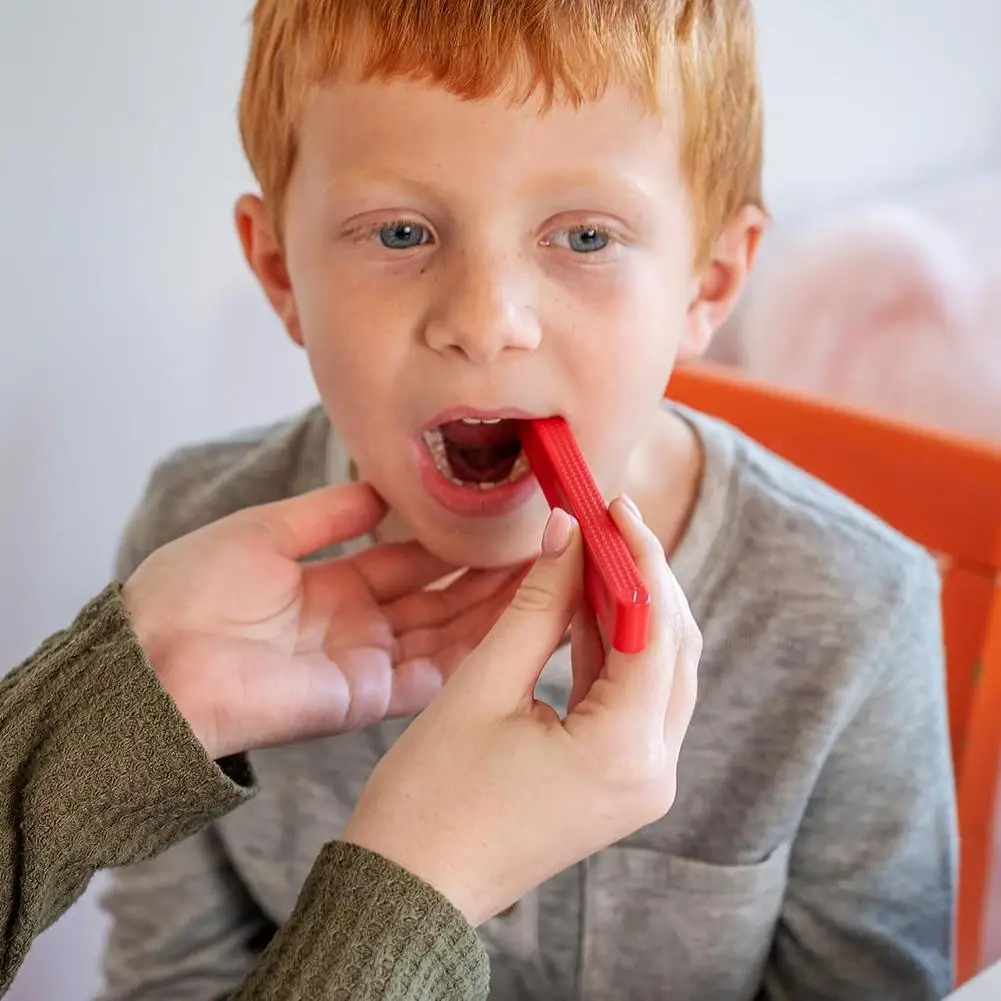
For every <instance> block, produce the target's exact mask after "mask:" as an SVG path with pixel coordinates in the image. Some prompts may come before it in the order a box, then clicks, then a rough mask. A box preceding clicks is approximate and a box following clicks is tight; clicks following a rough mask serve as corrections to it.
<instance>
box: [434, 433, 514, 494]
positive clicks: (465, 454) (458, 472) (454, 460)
mask: <svg viewBox="0 0 1001 1001" xmlns="http://www.w3.org/2000/svg"><path fill="white" fill-rule="evenodd" d="M441 434H442V439H443V440H444V443H445V454H446V456H447V457H448V461H449V465H450V466H451V467H452V472H453V473H454V474H455V476H456V477H457V478H458V479H460V480H465V481H466V482H467V483H499V482H501V481H502V480H505V479H507V477H508V476H509V475H510V473H511V470H512V469H513V468H514V464H515V462H517V460H518V456H519V455H520V454H521V442H520V441H519V439H518V433H517V430H516V425H515V422H514V421H501V422H500V423H499V424H464V423H463V422H462V421H451V422H449V423H448V424H443V425H442V426H441Z"/></svg>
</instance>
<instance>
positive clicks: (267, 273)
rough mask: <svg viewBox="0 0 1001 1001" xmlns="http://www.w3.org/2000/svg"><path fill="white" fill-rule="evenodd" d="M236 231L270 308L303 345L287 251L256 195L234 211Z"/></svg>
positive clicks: (239, 203)
mask: <svg viewBox="0 0 1001 1001" xmlns="http://www.w3.org/2000/svg"><path fill="white" fill-rule="evenodd" d="M235 218H236V231H237V233H238V234H239V237H240V244H241V245H242V246H243V256H244V257H245V258H246V260H247V264H249V265H250V270H251V271H253V272H254V274H255V275H256V276H257V280H258V282H260V285H261V288H262V289H263V290H264V294H265V295H266V296H267V297H268V302H270V303H271V308H272V309H273V310H274V311H275V313H277V314H278V318H279V319H280V320H281V321H282V323H283V324H284V325H285V329H286V330H287V331H288V335H289V337H291V338H292V340H293V341H295V343H296V344H298V345H299V346H300V347H301V346H302V327H301V325H300V323H299V310H298V308H297V306H296V303H295V295H294V293H293V291H292V281H291V279H290V278H289V273H288V268H287V267H286V264H285V251H284V249H283V248H282V244H281V241H280V240H279V239H278V236H277V234H276V233H275V228H274V225H273V224H272V222H271V215H270V213H269V212H268V210H267V208H266V206H265V204H264V202H263V201H261V199H260V198H258V197H257V196H256V195H244V196H243V197H242V198H241V199H240V200H239V201H238V202H237V203H236V210H235Z"/></svg>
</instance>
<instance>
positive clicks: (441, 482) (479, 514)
mask: <svg viewBox="0 0 1001 1001" xmlns="http://www.w3.org/2000/svg"><path fill="white" fill-rule="evenodd" d="M538 416H539V415H538V414H532V413H529V412H528V411H527V410H522V409H520V408H518V407H503V408H500V409H496V410H487V409H482V408H480V407H470V406H462V405H460V406H454V407H449V408H448V409H447V410H442V411H441V412H440V413H438V414H436V415H435V416H434V417H432V418H431V420H429V421H428V422H427V423H426V424H424V425H423V427H422V428H421V432H420V434H418V435H417V440H416V441H415V443H414V444H415V446H416V451H417V468H418V472H419V474H420V478H421V482H422V484H423V486H424V489H425V490H426V491H427V493H428V495H429V496H430V497H431V499H432V500H434V501H435V502H436V503H437V504H438V505H439V506H440V507H442V508H444V509H445V510H446V511H448V512H450V513H451V514H457V515H459V516H461V517H466V518H501V517H504V516H505V515H509V514H513V513H514V512H515V511H517V510H518V509H519V508H520V507H522V506H523V505H524V504H525V503H527V502H528V501H529V500H531V498H532V497H533V496H534V495H535V493H536V491H537V490H538V489H539V482H538V480H537V479H536V478H535V476H534V475H533V474H532V473H531V472H529V473H528V474H526V475H525V476H522V477H521V478H520V479H518V480H515V481H514V482H513V483H507V484H504V485H503V486H499V487H492V488H491V489H489V490H472V489H470V488H469V487H460V486H457V485H456V484H455V483H452V482H451V481H450V480H448V479H446V478H445V477H444V476H442V475H441V473H439V472H438V467H437V466H436V465H435V463H434V459H433V458H432V456H431V453H430V451H429V450H428V447H427V443H426V442H425V440H424V436H423V434H424V432H425V431H430V430H433V429H435V428H438V427H441V425H442V424H447V423H449V421H461V420H463V419H464V418H473V419H475V420H481V421H491V420H514V421H524V420H533V419H535V418H536V417H538Z"/></svg>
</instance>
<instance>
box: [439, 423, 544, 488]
mask: <svg viewBox="0 0 1001 1001" xmlns="http://www.w3.org/2000/svg"><path fill="white" fill-rule="evenodd" d="M424 441H425V443H426V444H427V447H428V451H429V452H430V453H431V458H432V459H433V460H434V465H435V469H437V470H438V472H439V473H441V475H442V476H444V477H445V479H446V480H448V481H449V482H450V483H454V484H455V485H456V486H457V487H465V488H466V489H467V490H495V489H496V488H497V487H502V486H504V485H505V484H507V483H513V482H514V481H515V480H519V479H521V477H522V476H525V475H526V474H527V473H528V459H527V458H526V457H525V453H524V452H522V453H521V455H519V456H518V458H517V459H515V462H514V465H513V466H512V467H511V472H510V473H508V474H507V476H505V477H504V479H502V480H497V481H495V482H492V483H471V482H470V481H469V480H460V479H459V478H458V477H457V476H456V475H455V474H454V473H453V472H452V465H451V463H450V462H449V461H448V454H447V452H446V450H445V438H444V435H442V433H441V431H440V430H439V429H438V428H432V429H431V430H430V431H425V432H424Z"/></svg>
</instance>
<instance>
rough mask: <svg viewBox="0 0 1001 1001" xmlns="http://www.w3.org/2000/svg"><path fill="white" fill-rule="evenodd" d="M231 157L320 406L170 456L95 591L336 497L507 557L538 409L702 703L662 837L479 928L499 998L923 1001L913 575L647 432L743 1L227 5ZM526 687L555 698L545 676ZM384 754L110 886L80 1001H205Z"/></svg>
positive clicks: (941, 837) (538, 516)
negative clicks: (222, 528)
mask: <svg viewBox="0 0 1001 1001" xmlns="http://www.w3.org/2000/svg"><path fill="white" fill-rule="evenodd" d="M241 124H242V131H243V137H244V142H245V146H246V149H247V152H248V155H249V158H250V161H251V163H252V164H253V166H254V169H255V171H256V173H257V176H258V178H259V180H260V183H261V187H262V192H263V198H262V199H258V198H256V197H250V196H248V197H245V198H243V199H242V200H241V201H240V203H239V206H238V209H237V221H238V228H239V232H240V236H241V240H242V243H243V247H244V250H245V253H246V256H247V259H248V262H249V264H250V266H251V268H252V269H253V271H254V272H255V274H256V276H257V278H258V279H259V281H260V283H261V285H262V288H263V289H264V291H265V293H266V295H267V297H268V299H269V301H270V303H271V305H272V307H273V308H274V310H275V311H276V313H277V315H278V316H279V317H280V319H281V321H282V322H283V324H284V326H285V328H286V330H287V331H288V333H289V335H290V336H291V338H292V339H293V340H294V341H295V342H296V343H297V344H299V345H302V346H304V348H305V349H306V352H307V354H308V356H309V361H310V364H311V366H312V370H313V373H314V376H315V379H316V383H317V387H318V390H319V394H320V398H321V400H322V404H323V406H322V408H317V409H316V410H313V411H310V412H309V413H308V414H306V415H305V416H303V417H301V418H299V419H297V420H294V421H292V422H290V423H288V424H285V425H283V426H281V427H278V428H275V429H271V430H268V431H265V432H261V433H260V434H258V435H256V436H254V437H253V438H251V439H248V438H246V437H244V438H243V439H241V440H234V441H230V442H223V443H216V444H209V445H205V446H201V447H197V448H194V449H189V450H186V451H185V452H182V453H180V454H179V455H177V456H175V457H173V458H170V459H168V460H167V461H166V462H165V463H164V464H162V465H161V466H160V468H159V469H158V470H157V471H156V472H155V473H154V476H153V478H152V482H151V485H150V487H149V490H148V493H147V496H146V498H145V500H144V502H143V504H142V505H141V507H140V509H139V511H138V512H137V514H136V517H135V519H134V520H133V523H132V525H131V527H130V529H129V531H128V533H127V536H126V540H125V543H124V547H123V555H122V560H121V565H120V567H119V571H120V573H121V574H122V575H125V574H127V573H128V572H129V570H130V569H131V568H132V567H133V566H134V565H135V564H136V563H137V562H138V560H139V559H141V558H142V556H144V555H145V554H146V553H147V552H148V551H149V550H151V549H152V548H154V547H156V546H158V545H160V544H162V543H163V542H165V541H166V540H167V539H168V538H171V537H173V536H175V535H177V534H180V533H181V532H185V531H188V530H190V529H193V528H195V527H196V526H197V525H200V524H203V523H204V522H206V521H209V520H212V519H215V518H217V517H219V516H221V515H223V514H225V513H227V512H229V511H231V510H233V509H236V508H239V507H242V506H246V505H249V504H254V503H259V502H261V501H266V500H270V499H273V498H277V497H281V496H287V495H289V494H294V493H298V492H301V491H304V490H306V489H309V488H310V487H312V486H316V485H318V484H319V483H321V482H323V481H324V480H327V481H347V480H350V479H352V478H361V479H365V480H369V481H371V482H372V483H373V484H374V485H375V486H376V488H377V489H378V490H379V491H380V492H381V493H382V494H383V496H384V497H385V498H386V499H387V501H388V502H389V504H390V506H391V508H392V510H393V512H394V515H393V517H392V519H391V521H390V522H389V523H388V524H387V527H386V533H385V536H383V537H388V536H391V535H395V536H397V537H402V536H404V535H412V536H414V537H416V538H417V539H418V540H420V542H421V543H423V544H424V545H425V546H426V547H427V548H429V549H431V550H432V551H434V552H435V553H436V554H438V555H439V556H441V557H443V558H445V559H446V560H448V561H449V562H450V563H451V564H453V565H455V566H459V567H466V566H474V567H489V566H507V565H510V564H514V563H517V562H519V561H522V560H525V559H528V558H530V557H531V556H532V555H533V552H534V550H535V547H536V545H537V539H538V538H539V534H540V531H541V525H542V521H543V518H544V516H545V512H546V508H545V504H544V502H543V500H542V499H541V497H540V495H539V493H538V491H537V490H536V489H535V487H534V482H533V481H532V480H531V478H530V477H526V475H525V469H524V463H523V462H522V461H521V460H520V456H519V445H518V442H517V440H516V437H515V436H514V435H513V425H512V424H511V421H510V418H514V417H518V416H523V415H529V416H534V415H547V414H554V413H561V414H564V415H566V416H567V418H568V419H569V421H570V423H571V425H572V426H573V428H574V430H575V432H576V434H577V437H578V439H579V441H580V443H581V446H582V448H583V451H584V453H585V454H586V456H587V458H588V461H589V463H590V465H591V467H592V469H593V470H594V472H595V475H596V478H597V479H598V481H599V483H600V485H601V487H602V488H603V490H604V492H605V494H606V495H607V496H612V495H614V494H615V493H618V492H619V491H621V490H625V491H626V492H628V493H629V494H630V495H631V496H632V497H633V498H634V499H635V500H636V502H637V503H638V505H639V506H640V508H641V509H642V511H643V512H644V515H645V517H646V519H647V521H648V523H649V524H650V525H651V526H652V527H653V528H654V529H655V530H656V531H657V532H658V534H659V536H660V538H661V539H662V540H663V542H664V544H665V548H666V549H667V551H668V553H670V554H671V560H672V565H673V567H674V570H675V573H676V575H677V577H678V579H679V581H680V582H681V584H682V586H683V588H684V589H685V591H686V593H687V595H688V598H689V601H690V603H691V606H692V610H693V613H694V614H695V617H696V620H697V621H698V622H699V624H700V626H701V628H702V631H703V635H704V642H705V651H704V655H703V659H702V666H701V683H700V687H701V691H700V704H699V707H698V709H697V710H696V715H695V719H694V722H693V724H692V728H691V730H690V732H689V736H688V739H687V743H686V747H685V750H684V752H683V755H682V761H681V768H680V773H679V793H678V798H677V801H676V805H675V806H674V808H673V810H672V811H671V813H670V814H669V815H668V817H667V818H666V819H665V820H664V821H663V822H661V823H659V824H656V825H653V826H651V827H649V828H647V829H645V830H642V831H640V832H638V833H637V834H636V835H635V836H634V837H632V838H629V839H627V840H626V841H625V842H622V843H620V844H617V845H614V846H612V847H611V848H609V849H608V850H606V851H604V852H600V853H599V854H598V855H596V856H595V857H593V858H592V859H591V860H589V862H588V863H587V864H585V865H582V866H579V867H577V868H575V869H572V870H570V871H568V872H566V873H564V874H562V875H561V876H560V877H558V878H557V879H554V880H552V881H551V882H550V883H548V884H546V885H545V886H543V887H542V888H541V889H540V890H539V891H538V892H537V893H535V894H533V895H531V896H530V897H528V898H526V899H525V900H524V901H522V902H521V903H520V904H519V905H518V906H517V907H515V908H514V909H513V910H512V911H511V912H510V913H508V914H507V915H504V916H502V917H501V918H498V919H496V920H495V921H492V922H490V923H489V924H488V925H486V926H485V927H484V928H483V929H482V934H483V937H484V940H485V942H486V944H487V947H488V949H489V950H490V952H491V955H492V960H493V995H492V996H494V997H497V998H499V999H512V1001H513V999H516V998H535V999H547V1001H548V999H558V998H582V999H587V1001H591V999H594V1001H604V999H609V998H629V999H631V1001H636V999H646V998H649V999H654V998H657V999H679V1001H680V999H686V1001H687V999H692V998H705V999H711V1001H737V999H741V1001H743V999H748V1001H749V999H754V998H759V997H764V998H768V999H772V1001H786V999H795V1001H807V999H820V998H824V999H839V1001H840V999H844V1001H849V999H850V1001H862V999H866V998H872V999H876V998H879V999H886V998H893V999H894V1001H930V999H932V998H937V997H940V996H941V995H942V994H943V993H945V991H946V989H947V988H948V986H949V982H950V976H951V971H950V939H951V903H952V893H953V880H954V847H955V832H954V827H953V823H954V821H953V801H952V791H951V790H952V779H951V770H950V763H949V754H948V745H947V737H946V722H945V710H944V695H943V676H942V659H941V654H942V651H941V638H940V627H939V607H938V601H939V594H938V579H937V575H936V572H935V568H934V565H933V562H932V560H931V558H930V557H928V556H927V555H926V554H924V553H922V552H920V551H919V550H918V549H917V548H916V547H914V546H913V545H911V544H910V543H908V542H906V541H905V540H904V539H902V538H900V537H899V536H898V535H896V534H895V533H893V532H892V531H891V530H889V529H888V528H887V527H885V526H884V525H882V524H880V523H879V522H877V521H876V520H875V519H874V518H872V517H870V516H869V515H867V514H866V513H864V512H862V511H860V510H858V509H857V508H855V507H854V506H853V505H851V504H850V503H849V502H848V501H846V500H845V499H844V498H842V497H839V496H837V495H835V494H834V493H832V492H831V491H829V490H827V489H826V488H824V487H823V486H821V485H820V484H818V483H816V482H814V481H813V480H811V479H810V478H809V477H807V476H805V475H804V474H802V473H800V472H798V471H796V470H794V469H791V468H789V467H788V466H786V465H785V464H783V463H782V462H780V461H779V460H778V459H777V458H775V457H774V456H772V455H770V454H768V453H766V452H765V451H763V450H762V449H760V448H758V447H756V446H755V445H753V444H752V443H750V442H749V441H747V440H745V439H744V438H742V437H741V436H740V435H739V434H737V433H736V432H735V431H734V430H733V429H731V428H729V427H727V426H724V425H722V424H720V423H718V422H716V421H714V420H711V419H709V418H707V417H705V416H703V415H699V414H696V413H691V412H688V411H683V410H680V409H677V408H672V407H669V406H664V405H662V403H661V395H662V389H663V386H664V385H665V384H666V382H667V380H668V376H669V374H670V372H671V369H672V367H673V366H674V364H675V362H676V361H677V360H679V359H681V360H683V359H685V358H688V357H692V356H695V355H697V354H698V353H699V352H700V351H701V350H702V349H703V348H704V347H705V345H706V343H707V341H708V340H709V338H710V336H711V334H712V332H713V330H714V329H715V328H717V327H718V326H719V324H720V323H721V322H722V321H723V320H724V319H725V317H726V316H727V315H728V314H729V313H730V311H731V309H732V307H733V305H734V303H735V301H736V299H737V298H738V296H739V294H740V292H741V290H742V288H743V286H744V283H745V279H746V277H747V274H748V271H749V269H750V267H751V264H752V261H753V258H754V253H755V249H756V246H757V242H758V238H759V235H760V233H761V231H762V228H763V225H764V220H765V217H764V212H763V209H762V199H761V194H760V172H761V115H760V108H759V96H758V83H757V74H756V66H755V52H754V39H753V27H752V20H751V12H750V9H749V4H748V3H747V2H745V0H708V2H706V0H702V2H696V0H645V2H641V0H637V2H635V3H621V2H619V0H537V2H533V3H526V2H524V0H437V2H435V3H430V2H422V0H365V2H363V0H325V2H319V0H259V2H258V3H257V5H256V9H255V13H254V21H253V41H252V46H251V52H250V60H249V66H248V71H247V78H246V82H245V89H244V94H243V101H242V109H241ZM362 544H365V543H364V542H363V543H362ZM544 680H545V684H544V686H543V691H542V692H541V695H542V696H543V697H545V698H547V699H548V700H550V701H552V702H554V703H555V704H556V705H557V706H559V705H562V704H565V702H566V700H567V696H568V692H569V687H570V678H569V665H568V657H567V655H566V652H565V651H561V652H559V653H558V654H557V655H556V656H555V657H554V658H553V662H552V663H551V664H550V666H549V668H547V676H546V678H545V679H544ZM404 725H405V724H404V723H402V722H397V723H390V722H386V723H382V724H379V725H377V726H374V727H371V728H368V729H366V730H363V731H359V732H355V733H351V734H347V735H344V736H341V737H338V738H335V739H331V740H326V741H318V742H316V743H314V744H311V745H309V746H305V747H298V748H291V749H285V750H276V751H273V752H268V753H264V754H259V755H255V756H253V757H252V763H253V765H254V768H255V770H256V773H257V776H258V778H259V781H260V784H261V786H262V793H261V795H260V797H259V798H258V799H257V800H256V801H255V802H253V803H251V804H250V805H249V806H247V807H246V808H245V809H243V810H241V811H239V812H238V813H237V814H235V815H233V816H231V817H229V818H227V819H226V820H224V821H223V822H222V823H220V824H219V825H218V827H217V828H216V829H215V830H214V831H213V832H211V833H209V834H206V835H204V836H200V837H196V838H194V839H192V840H191V841H189V842H187V843H185V844H183V845H181V846H179V847H178V848H176V849H174V850H172V851H170V852H168V853H167V854H166V855H164V856H163V857H162V858H160V859H158V860H156V861H154V862H151V863H148V864H146V865H144V866H141V867H137V868H136V869H133V870H131V871H126V872H122V873H120V874H119V875H118V876H117V879H116V883H115V886H114V888H113V890H112V891H111V893H110V895H109V898H108V906H109V909H110V911H111V913H112V914H113V916H114V920H115V924H114V928H113V931H112V935H111V941H110V947H109V954H108V960H107V975H108V988H107V993H106V994H105V995H104V996H105V998H107V999H125V998H136V997H142V998H144V999H148V1001H157V999H167V998H171V999H182V998H184V999H190V1001H213V999H216V998H221V997H224V996H225V995H226V994H227V992H228V991H230V990H231V989H232V988H233V986H234V985H235V984H236V983H237V982H238V981H239V979H240V978H241V976H242V975H243V974H244V972H245V971H246V969H247V967H248V966H249V964H250V963H251V961H252V958H253V956H254V955H255V953H256V952H257V951H258V950H259V949H260V948H261V947H262V945H263V944H264V943H265V942H266V940H267V936H268V934H269V930H270V929H272V928H273V927H274V926H275V925H276V924H278V923H280V922H281V921H282V920H283V918H284V917H285V916H286V915H287V914H288V913H289V910H290V908H291V906H292V904H293V902H294V900H295V897H296V894H297V892H298V890H299V887H300V884H301V882H302V880H303V879H304V877H305V875H306V873H307V871H308V869H309V866H310V864H311V863H312V861H313V859H314V857H315V855H316V854H317V852H318V851H319V849H320V848H321V846H322V845H323V844H324V843H325V842H327V841H328V840H330V839H331V838H334V837H336V836H337V834H338V833H339V831H340V829H341V827H342V825H343V823H344V821H345V819H346V818H347V816H348V813H349V812H350V809H351V805H352V803H353V801H354V798H355V796H356V795H357V793H358V791H359V789H360V788H361V786H362V783H363V781H364V779H365V778H366V776H367V775H368V773H369V771H370V770H371V768H372V767H373V766H374V764H375V762H376V761H377V760H378V758H379V756H380V754H382V753H383V752H384V751H385V749H386V747H387V746H388V745H389V744H390V742H391V741H392V740H393V739H394V737H395V736H397V735H398V734H399V733H400V732H401V731H402V729H403V726H404ZM545 808H546V804H544V803H540V805H539V809H540V810H544V809H545Z"/></svg>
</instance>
